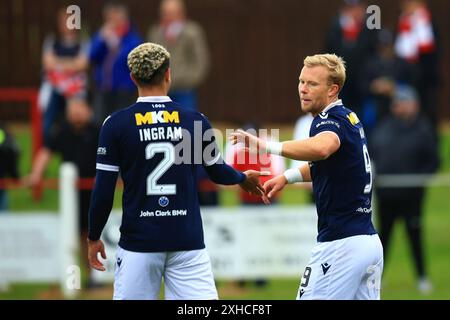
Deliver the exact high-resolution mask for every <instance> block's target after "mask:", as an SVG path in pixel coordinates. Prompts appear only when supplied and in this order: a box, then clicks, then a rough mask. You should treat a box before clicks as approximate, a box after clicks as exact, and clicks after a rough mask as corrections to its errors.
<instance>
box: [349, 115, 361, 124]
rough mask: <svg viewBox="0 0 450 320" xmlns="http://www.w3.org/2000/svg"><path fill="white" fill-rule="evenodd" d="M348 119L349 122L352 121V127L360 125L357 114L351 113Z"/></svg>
mask: <svg viewBox="0 0 450 320" xmlns="http://www.w3.org/2000/svg"><path fill="white" fill-rule="evenodd" d="M347 118H348V120H349V121H350V123H351V124H352V125H356V124H358V123H359V119H358V116H357V115H356V113H354V112H352V113H349V114H348V115H347Z"/></svg>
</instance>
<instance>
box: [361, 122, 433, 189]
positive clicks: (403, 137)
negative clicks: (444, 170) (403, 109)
mask: <svg viewBox="0 0 450 320" xmlns="http://www.w3.org/2000/svg"><path fill="white" fill-rule="evenodd" d="M369 148H370V153H371V157H372V160H373V161H374V163H375V170H376V173H377V174H426V173H434V172H436V170H437V169H438V167H439V157H438V149H437V143H436V139H435V138H434V133H433V129H432V127H431V125H430V123H429V122H428V120H427V119H426V118H424V117H423V116H418V117H417V118H416V119H415V120H414V121H413V122H412V123H405V122H403V121H402V120H400V119H397V118H395V117H393V116H392V115H390V116H388V117H387V118H385V120H384V121H382V122H381V123H380V124H379V125H378V126H377V127H376V128H375V130H374V132H373V135H372V140H371V144H370V146H369ZM421 190H423V188H382V189H380V190H378V195H379V196H386V197H401V196H408V195H409V196H411V195H412V194H413V193H414V192H419V191H421Z"/></svg>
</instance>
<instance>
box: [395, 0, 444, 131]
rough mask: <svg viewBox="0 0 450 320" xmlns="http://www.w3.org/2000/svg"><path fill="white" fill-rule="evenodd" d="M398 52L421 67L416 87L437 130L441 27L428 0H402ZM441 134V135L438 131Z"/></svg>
mask: <svg viewBox="0 0 450 320" xmlns="http://www.w3.org/2000/svg"><path fill="white" fill-rule="evenodd" d="M401 10H402V11H401V14H400V18H399V23H398V33H397V38H396V41H395V52H396V54H397V55H398V56H399V57H400V58H401V59H403V60H405V61H406V62H408V63H409V64H410V65H412V66H415V67H416V68H417V69H418V74H419V78H418V81H417V83H416V86H415V88H416V90H417V92H418V94H419V99H420V106H421V109H422V112H423V113H424V114H425V115H426V116H427V117H428V118H429V119H430V121H431V124H432V125H433V128H434V129H435V131H437V130H436V129H437V107H438V100H437V97H438V94H437V93H438V92H437V91H438V85H439V81H440V79H439V78H440V75H439V39H438V34H437V28H436V25H435V23H434V22H433V19H432V15H431V12H430V10H429V9H428V8H427V5H426V2H425V1H424V0H402V1H401ZM435 135H436V136H437V134H435Z"/></svg>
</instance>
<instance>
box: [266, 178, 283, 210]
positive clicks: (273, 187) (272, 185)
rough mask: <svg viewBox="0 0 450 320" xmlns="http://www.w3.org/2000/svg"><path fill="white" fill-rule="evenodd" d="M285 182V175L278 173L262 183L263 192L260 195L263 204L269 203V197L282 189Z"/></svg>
mask: <svg viewBox="0 0 450 320" xmlns="http://www.w3.org/2000/svg"><path fill="white" fill-rule="evenodd" d="M286 184H287V180H286V177H285V176H284V175H279V176H277V177H275V178H273V179H270V180H268V181H266V183H264V189H265V190H266V192H265V194H264V195H263V196H262V200H263V201H264V203H265V204H270V199H271V198H272V197H273V196H275V195H276V194H277V193H278V192H279V191H281V190H283V188H284V186H285V185H286Z"/></svg>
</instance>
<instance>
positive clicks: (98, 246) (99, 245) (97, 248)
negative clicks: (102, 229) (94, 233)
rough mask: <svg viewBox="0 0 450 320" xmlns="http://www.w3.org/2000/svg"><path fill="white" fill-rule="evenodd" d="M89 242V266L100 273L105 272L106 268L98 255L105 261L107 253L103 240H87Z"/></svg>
mask: <svg viewBox="0 0 450 320" xmlns="http://www.w3.org/2000/svg"><path fill="white" fill-rule="evenodd" d="M87 242H88V258H89V265H90V266H91V268H94V269H95V270H98V271H105V267H104V265H103V263H101V262H100V260H98V254H99V253H100V255H101V256H102V258H103V259H106V252H105V246H104V244H103V241H102V240H100V239H99V240H95V241H92V240H89V239H88V240H87Z"/></svg>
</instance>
